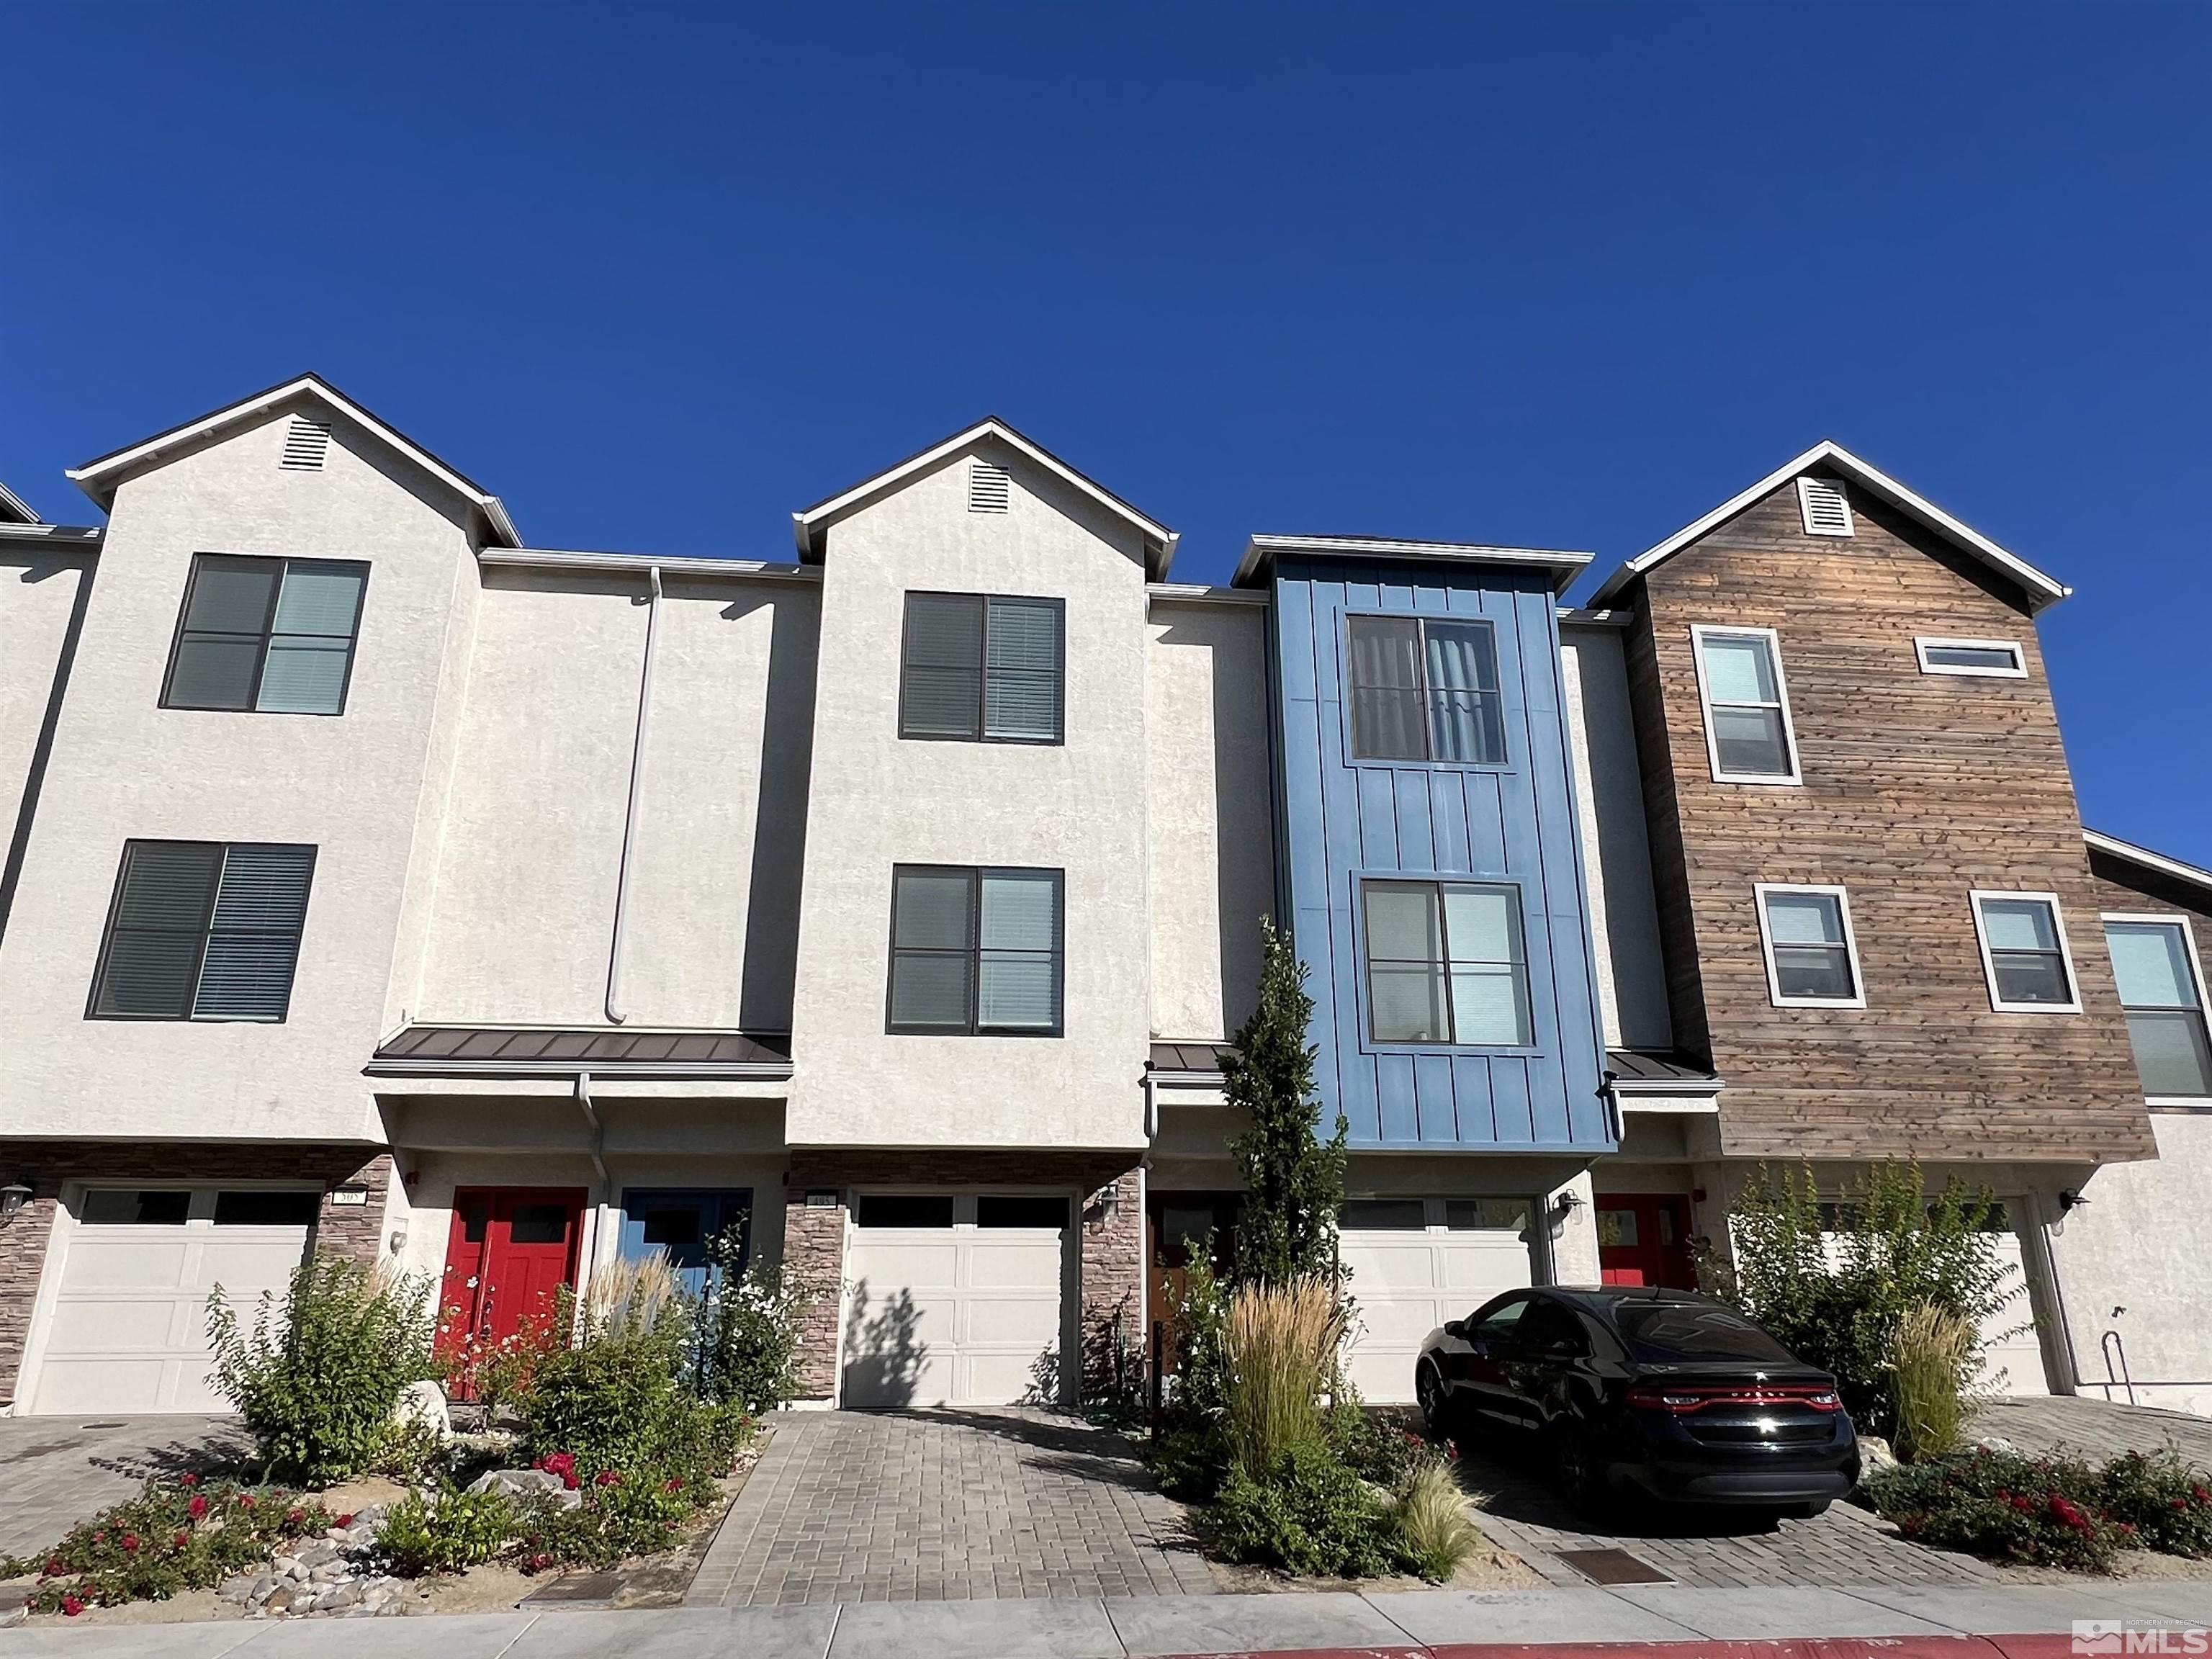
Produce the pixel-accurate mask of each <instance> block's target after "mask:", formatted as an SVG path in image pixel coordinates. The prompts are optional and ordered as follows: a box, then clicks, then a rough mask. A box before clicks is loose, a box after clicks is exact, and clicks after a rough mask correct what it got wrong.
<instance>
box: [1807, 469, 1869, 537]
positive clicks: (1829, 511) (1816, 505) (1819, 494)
mask: <svg viewBox="0 0 2212 1659" xmlns="http://www.w3.org/2000/svg"><path fill="white" fill-rule="evenodd" d="M1797 517H1798V520H1799V521H1800V522H1801V523H1802V524H1803V525H1804V526H1805V533H1806V534H1807V535H1808V536H1850V535H1853V534H1856V533H1857V532H1856V531H1855V529H1854V527H1853V526H1852V524H1851V499H1850V496H1848V495H1845V494H1844V487H1843V485H1841V484H1839V483H1837V482H1836V481H1835V480H1834V479H1833V478H1800V479H1798V480H1797Z"/></svg>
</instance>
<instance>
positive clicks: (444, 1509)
mask: <svg viewBox="0 0 2212 1659" xmlns="http://www.w3.org/2000/svg"><path fill="white" fill-rule="evenodd" d="M518 1531H520V1518H519V1517H518V1516H517V1514H516V1512H515V1506H514V1504H512V1503H511V1502H509V1501H508V1499H507V1495H506V1494H505V1493H503V1492H460V1491H457V1490H456V1489H454V1488H453V1487H452V1486H447V1487H446V1488H445V1489H444V1490H443V1491H441V1492H438V1493H437V1494H436V1495H435V1496H434V1497H431V1498H425V1497H423V1495H422V1493H420V1492H409V1493H408V1494H407V1496H406V1497H404V1498H401V1499H400V1500H399V1501H398V1503H397V1504H393V1505H392V1508H391V1510H389V1511H387V1512H386V1515H385V1517H384V1522H383V1524H382V1525H381V1526H380V1527H379V1528H377V1533H376V1546H377V1548H378V1550H379V1551H380V1553H382V1554H383V1555H384V1556H385V1558H386V1559H387V1560H388V1561H390V1562H391V1564H392V1571H394V1572H397V1573H398V1574H399V1575H400V1576H401V1577H406V1578H420V1577H422V1576H423V1575H424V1574H426V1573H433V1572H460V1571H464V1570H465V1569H467V1568H469V1567H474V1566H480V1565H483V1563H484V1562H486V1561H490V1560H495V1559H497V1558H498V1557H499V1556H501V1555H502V1554H504V1553H506V1551H507V1547H508V1546H509V1545H510V1544H512V1543H513V1541H514V1539H515V1535H516V1534H517V1532H518Z"/></svg>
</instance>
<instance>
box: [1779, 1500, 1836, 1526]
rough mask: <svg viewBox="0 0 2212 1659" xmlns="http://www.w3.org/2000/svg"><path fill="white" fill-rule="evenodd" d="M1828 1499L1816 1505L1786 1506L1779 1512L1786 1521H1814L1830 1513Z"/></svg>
mask: <svg viewBox="0 0 2212 1659" xmlns="http://www.w3.org/2000/svg"><path fill="white" fill-rule="evenodd" d="M1828 1501H1829V1500H1828V1499H1826V1498H1821V1499H1820V1500H1819V1501H1818V1502H1815V1503H1804V1504H1784V1505H1783V1506H1782V1508H1781V1509H1780V1510H1778V1511H1777V1513H1778V1514H1779V1515H1780V1516H1781V1517H1782V1518H1783V1519H1784V1521H1813V1520H1817V1519H1818V1518H1819V1517H1820V1516H1824V1515H1826V1513H1827V1512H1828Z"/></svg>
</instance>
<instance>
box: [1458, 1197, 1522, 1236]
mask: <svg viewBox="0 0 2212 1659" xmlns="http://www.w3.org/2000/svg"><path fill="white" fill-rule="evenodd" d="M1444 1225H1445V1226H1447V1227H1449V1228H1450V1229H1451V1231H1454V1232H1455V1233H1484V1232H1505V1233H1519V1232H1526V1231H1528V1200H1527V1199H1525V1198H1448V1199H1446V1200H1444Z"/></svg>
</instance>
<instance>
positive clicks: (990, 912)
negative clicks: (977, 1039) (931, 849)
mask: <svg viewBox="0 0 2212 1659" xmlns="http://www.w3.org/2000/svg"><path fill="white" fill-rule="evenodd" d="M1060 931H1061V929H1060V872H1059V871H1057V870H970V869H963V868H958V867H951V866H943V865H901V866H898V868H897V869H896V870H895V871H893V872H892V875H891V986H890V1019H889V1022H888V1024H886V1026H885V1028H884V1029H886V1030H890V1031H893V1032H905V1033H909V1034H916V1035H929V1034H937V1035H947V1036H969V1035H974V1034H976V1033H979V1032H981V1033H993V1034H998V1035H1012V1036H1059V1035H1060V969H1061V951H1060Z"/></svg>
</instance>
